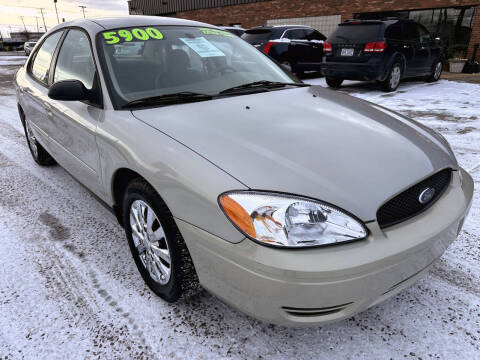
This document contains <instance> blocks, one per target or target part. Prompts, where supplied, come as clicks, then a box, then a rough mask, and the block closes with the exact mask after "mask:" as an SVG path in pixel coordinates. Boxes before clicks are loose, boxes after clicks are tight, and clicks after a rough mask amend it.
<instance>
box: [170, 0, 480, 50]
mask: <svg viewBox="0 0 480 360" xmlns="http://www.w3.org/2000/svg"><path fill="white" fill-rule="evenodd" d="M468 5H477V6H478V7H477V11H476V12H475V18H474V20H473V29H472V37H471V40H470V46H469V49H468V56H469V57H470V56H471V54H472V52H473V44H477V43H480V1H479V0H390V1H383V0H324V1H319V0H310V1H292V0H271V1H264V2H257V3H250V4H241V5H234V6H226V7H220V8H215V9H199V10H192V11H184V12H178V13H177V14H176V15H175V16H177V17H180V18H185V19H192V20H198V21H203V22H207V23H210V24H215V25H229V24H242V26H243V27H245V28H249V27H252V26H257V25H264V24H266V23H267V21H268V20H271V19H282V18H297V17H298V18H304V17H310V16H325V15H340V16H341V19H342V20H345V19H351V18H353V14H354V13H358V12H377V11H395V10H413V9H428V8H439V7H451V6H468ZM478 58H480V54H477V59H478Z"/></svg>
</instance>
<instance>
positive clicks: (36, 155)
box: [23, 119, 55, 166]
mask: <svg viewBox="0 0 480 360" xmlns="http://www.w3.org/2000/svg"><path fill="white" fill-rule="evenodd" d="M23 127H24V129H25V137H26V138H27V144H28V148H29V149H30V153H31V154H32V157H33V160H35V162H36V163H37V164H38V165H41V166H50V165H54V164H55V160H54V159H53V158H52V157H51V156H50V154H49V153H48V152H47V151H46V150H45V149H44V148H43V146H42V145H40V143H39V142H38V140H37V138H36V137H35V134H34V133H33V131H32V128H31V125H30V122H29V121H28V120H27V119H24V121H23Z"/></svg>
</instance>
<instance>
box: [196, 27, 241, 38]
mask: <svg viewBox="0 0 480 360" xmlns="http://www.w3.org/2000/svg"><path fill="white" fill-rule="evenodd" d="M200 31H201V32H202V33H204V34H205V35H220V36H227V37H235V35H233V34H232V33H229V32H228V31H223V30H217V29H209V28H200Z"/></svg>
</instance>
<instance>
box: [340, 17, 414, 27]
mask: <svg viewBox="0 0 480 360" xmlns="http://www.w3.org/2000/svg"><path fill="white" fill-rule="evenodd" d="M398 22H410V23H416V21H414V20H411V19H398V18H385V19H361V20H360V19H351V20H345V21H344V22H343V23H341V24H340V25H345V24H349V23H352V24H353V23H378V24H385V25H386V26H389V25H392V24H395V23H398Z"/></svg>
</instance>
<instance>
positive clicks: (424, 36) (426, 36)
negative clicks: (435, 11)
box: [417, 25, 431, 43]
mask: <svg viewBox="0 0 480 360" xmlns="http://www.w3.org/2000/svg"><path fill="white" fill-rule="evenodd" d="M417 27H418V33H419V35H420V42H422V43H426V42H429V41H430V39H431V37H430V33H429V32H428V31H427V29H425V28H424V27H423V26H421V25H418V26H417Z"/></svg>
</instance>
